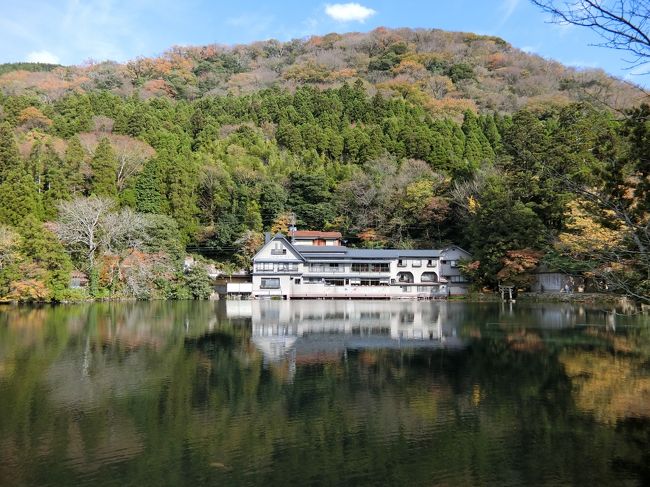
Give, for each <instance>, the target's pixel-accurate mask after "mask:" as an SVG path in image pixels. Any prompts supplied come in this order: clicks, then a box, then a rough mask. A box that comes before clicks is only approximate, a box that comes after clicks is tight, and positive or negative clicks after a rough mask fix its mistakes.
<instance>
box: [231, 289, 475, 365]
mask: <svg viewBox="0 0 650 487" xmlns="http://www.w3.org/2000/svg"><path fill="white" fill-rule="evenodd" d="M447 310H448V307H447V306H445V303H435V302H427V303H422V302H417V301H383V302H378V301H228V302H227V303H226V314H227V316H228V318H244V319H246V318H248V319H250V320H251V341H252V343H253V344H254V345H255V347H256V348H257V349H258V350H259V351H260V352H261V353H262V354H263V356H264V360H265V363H267V364H272V363H276V362H280V361H285V360H287V361H289V368H290V370H293V369H295V365H296V364H300V363H310V362H312V363H313V362H329V361H336V360H340V359H341V358H344V357H345V355H346V353H347V350H351V349H354V350H368V349H413V348H430V349H433V348H443V347H444V348H462V346H463V342H462V341H461V340H460V338H458V336H457V333H456V325H454V324H452V322H451V321H450V319H449V316H448V313H447Z"/></svg>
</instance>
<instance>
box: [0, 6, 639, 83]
mask: <svg viewBox="0 0 650 487" xmlns="http://www.w3.org/2000/svg"><path fill="white" fill-rule="evenodd" d="M548 20H549V19H548V17H547V16H545V14H543V13H542V12H540V11H539V9H538V8H537V7H535V6H533V5H532V4H531V3H530V2H529V1H528V0H491V1H488V0H452V1H442V0H428V1H427V0H399V1H394V0H358V1H356V0H355V1H354V2H351V3H348V2H347V1H345V0H344V1H341V2H336V1H325V2H320V1H308V0H303V1H300V0H282V1H252V0H235V1H233V0H230V1H223V0H211V1H210V0H185V1H178V0H23V1H12V2H6V3H5V5H3V15H2V16H1V17H0V62H15V61H25V60H30V61H41V62H60V63H63V64H80V63H82V62H83V61H85V60H88V59H93V60H95V61H102V60H106V59H111V60H115V61H126V60H128V59H132V58H135V57H137V56H152V55H156V54H160V53H161V52H163V51H164V50H165V49H167V48H168V47H170V46H172V45H201V44H212V43H220V44H234V43H247V42H250V41H255V40H263V39H269V38H276V39H279V40H289V39H292V38H299V37H305V36H309V35H312V34H325V33H328V32H349V31H368V30H372V29H374V28H375V27H379V26H387V27H425V28H440V29H445V30H459V31H466V32H476V33H479V34H490V35H497V36H500V37H502V38H503V39H505V40H506V41H508V42H510V43H511V44H513V45H514V46H515V47H518V48H521V49H524V50H526V51H530V52H534V53H536V54H539V55H541V56H544V57H547V58H552V59H556V60H558V61H560V62H562V63H564V64H567V65H572V66H576V67H588V68H591V67H593V68H602V69H604V70H605V71H607V72H609V73H611V74H614V75H615V76H618V77H621V78H627V79H629V80H631V81H634V82H636V83H638V84H641V85H644V86H650V75H645V76H643V75H639V74H635V71H634V70H630V69H626V68H629V64H626V63H625V61H624V60H623V59H622V58H624V53H622V52H617V51H611V50H607V49H604V48H599V47H594V46H591V45H590V44H594V43H597V42H598V37H597V36H596V35H595V34H594V33H592V32H591V31H589V30H587V29H584V28H578V27H573V26H559V25H554V24H549V23H548V22H547V21H548ZM646 70H647V68H646ZM637 72H639V73H640V72H642V70H641V69H637Z"/></svg>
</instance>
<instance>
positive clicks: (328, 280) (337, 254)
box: [252, 232, 470, 299]
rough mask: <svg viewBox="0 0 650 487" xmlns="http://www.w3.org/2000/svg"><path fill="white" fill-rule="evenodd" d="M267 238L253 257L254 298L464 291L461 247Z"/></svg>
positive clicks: (329, 237) (323, 235)
mask: <svg viewBox="0 0 650 487" xmlns="http://www.w3.org/2000/svg"><path fill="white" fill-rule="evenodd" d="M292 240H293V242H291V241H289V239H287V238H286V237H285V236H284V235H281V234H277V235H275V237H273V238H271V239H270V240H269V241H268V242H267V243H266V244H265V245H264V246H263V247H262V248H261V249H260V251H259V252H258V253H257V254H256V255H255V257H253V293H252V296H253V297H254V298H270V297H279V298H284V299H296V298H302V299H309V298H328V299H334V298H341V299H349V298H358V299H363V298H371V299H399V298H411V299H413V298H423V299H431V298H436V297H446V296H449V295H454V294H464V293H466V292H467V284H468V283H467V281H466V280H465V278H464V277H463V276H462V275H461V273H460V269H459V268H458V261H459V260H461V259H467V258H469V257H470V254H469V253H468V252H466V251H465V250H463V249H461V248H460V247H455V246H451V247H448V248H446V249H442V250H435V249H430V250H398V249H354V248H348V247H345V246H343V245H341V241H340V234H339V233H337V232H294V236H293V238H292Z"/></svg>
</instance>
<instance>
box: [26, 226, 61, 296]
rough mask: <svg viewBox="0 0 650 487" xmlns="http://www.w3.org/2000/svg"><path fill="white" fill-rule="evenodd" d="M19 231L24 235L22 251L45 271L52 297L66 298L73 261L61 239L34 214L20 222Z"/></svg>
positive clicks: (45, 280)
mask: <svg viewBox="0 0 650 487" xmlns="http://www.w3.org/2000/svg"><path fill="white" fill-rule="evenodd" d="M18 231H19V233H20V235H21V237H22V238H21V240H20V242H21V244H20V246H19V248H20V252H21V253H22V254H23V255H24V256H25V257H26V258H27V259H28V260H29V261H30V262H32V263H33V264H35V265H36V266H37V267H38V268H40V269H43V270H44V271H45V274H44V283H45V285H46V286H47V288H48V289H49V291H50V292H51V297H52V299H53V300H55V301H60V300H62V299H64V298H65V296H66V293H67V290H68V287H69V285H70V272H71V271H72V262H71V260H70V257H69V255H68V254H67V253H66V251H65V249H64V248H63V245H61V243H60V242H59V239H58V238H56V235H54V234H53V233H52V232H50V231H49V230H47V229H45V228H44V226H43V224H42V223H41V222H39V221H38V220H36V218H34V217H33V216H32V215H30V216H28V217H27V218H26V219H25V220H24V221H22V222H21V223H20V225H19V226H18Z"/></svg>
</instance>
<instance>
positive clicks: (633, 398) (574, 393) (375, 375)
mask: <svg viewBox="0 0 650 487" xmlns="http://www.w3.org/2000/svg"><path fill="white" fill-rule="evenodd" d="M648 329H649V327H648V322H647V320H646V319H645V318H643V317H640V316H637V317H625V316H619V315H612V314H611V312H609V311H608V312H605V311H603V310H599V309H595V308H589V307H585V306H582V307H581V306H570V305H546V306H542V305H533V306H525V305H520V303H517V304H515V305H514V306H509V305H502V304H500V303H496V304H466V303H457V302H456V303H455V302H411V301H402V302H400V301H398V302H395V301H394V302H359V301H312V302H308V301H291V302H286V301H264V302H250V301H231V302H221V303H193V302H187V303H183V302H181V303H164V302H161V303H121V304H120V303H101V304H93V305H80V306H69V307H44V308H5V309H2V310H0V485H2V486H5V485H7V486H13V485H21V486H22V485H90V484H92V485H120V486H122V485H214V484H221V485H260V484H264V485H288V484H295V483H296V482H299V483H301V484H305V485H310V484H313V485H323V484H329V485H346V484H347V485H362V484H371V485H385V484H394V485H404V484H408V485H436V484H445V485H476V484H493V485H522V484H530V485H558V484H595V485H643V484H644V482H647V481H648V480H649V479H650V471H649V467H648V466H649V465H650V453H649V452H648V449H647V445H648V444H650V420H649V418H650V409H649V407H648V405H649V404H650V373H649V370H648V364H649V363H650V333H649V331H648Z"/></svg>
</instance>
